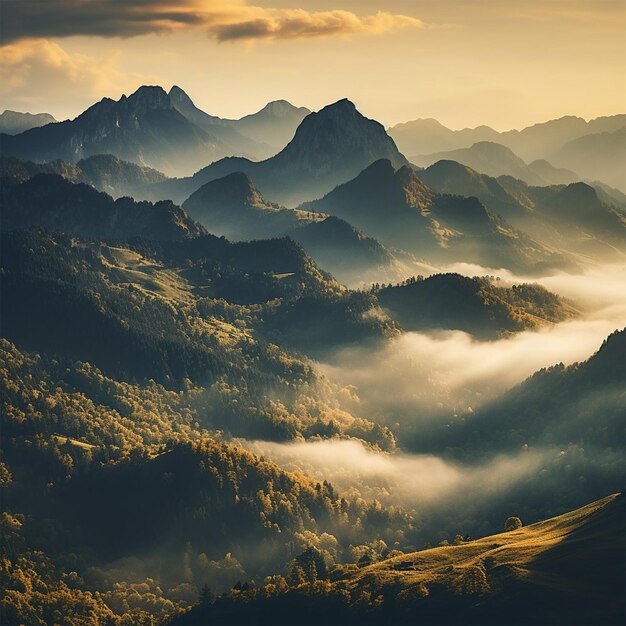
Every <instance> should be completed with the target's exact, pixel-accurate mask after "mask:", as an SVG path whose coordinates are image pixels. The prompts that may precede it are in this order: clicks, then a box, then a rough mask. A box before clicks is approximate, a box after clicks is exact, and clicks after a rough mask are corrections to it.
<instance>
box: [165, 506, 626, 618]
mask: <svg viewBox="0 0 626 626" xmlns="http://www.w3.org/2000/svg"><path fill="white" fill-rule="evenodd" d="M625 519H626V518H625V515H624V496H623V494H613V495H611V496H608V497H606V498H604V499H602V500H598V501H597V502H594V503H592V504H589V505H587V506H585V507H582V508H580V509H577V510H575V511H571V512H569V513H566V514H564V515H560V516H558V517H554V518H552V519H548V520H546V521H543V522H538V523H536V524H532V525H530V526H527V527H525V528H521V529H518V530H514V531H510V532H505V533H501V534H497V535H492V536H490V537H484V538H482V539H478V540H475V541H469V542H461V543H460V544H459V545H450V546H442V547H438V548H433V549H429V550H424V551H421V552H414V553H411V554H403V555H398V556H394V557H392V558H388V559H387V560H384V561H381V562H378V563H374V564H372V565H368V566H365V567H362V568H355V566H347V567H346V566H344V567H341V568H339V569H338V570H335V571H334V572H331V581H317V582H315V583H313V584H311V583H305V584H301V585H300V586H298V587H290V588H287V589H284V590H283V591H282V592H279V593H276V591H275V590H273V589H271V588H270V587H263V588H261V589H259V590H258V591H257V590H252V591H249V592H246V593H243V594H242V593H241V592H231V594H230V595H226V596H222V597H221V598H220V599H219V600H218V601H217V602H216V603H215V604H214V605H212V606H210V607H202V606H198V607H196V608H194V609H192V610H191V611H189V612H187V613H185V614H183V615H180V616H178V617H177V618H176V619H175V620H174V622H173V623H176V624H195V625H199V624H209V623H210V624H213V623H219V624H249V623H255V624H320V623H324V624H343V625H345V624H456V625H460V624H480V625H482V626H485V625H489V624H493V625H495V624H516V625H517V624H520V625H521V624H524V625H529V624H536V625H548V624H550V625H552V624H568V625H570V624H623V623H624V535H625V532H624V522H625Z"/></svg>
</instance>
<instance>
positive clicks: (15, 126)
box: [0, 109, 56, 135]
mask: <svg viewBox="0 0 626 626" xmlns="http://www.w3.org/2000/svg"><path fill="white" fill-rule="evenodd" d="M55 122H56V120H55V119H54V117H52V115H50V114H49V113H34V114H33V113H20V112H18V111H9V110H8V109H7V110H5V111H3V112H2V113H0V133H5V134H7V135H17V134H18V133H22V132H24V131H25V130H29V129H31V128H38V127H39V126H45V125H46V124H53V123H55Z"/></svg>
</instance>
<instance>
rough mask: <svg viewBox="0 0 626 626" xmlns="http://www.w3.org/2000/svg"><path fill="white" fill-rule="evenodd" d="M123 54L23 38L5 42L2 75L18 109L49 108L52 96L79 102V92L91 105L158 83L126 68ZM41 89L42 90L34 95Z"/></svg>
mask: <svg viewBox="0 0 626 626" xmlns="http://www.w3.org/2000/svg"><path fill="white" fill-rule="evenodd" d="M119 64H120V53H119V52H118V51H115V50H114V51H111V52H110V53H108V54H107V55H105V56H103V57H94V56H90V55H86V54H70V53H69V52H67V51H66V50H64V49H63V48H62V47H61V46H60V45H59V44H57V43H55V42H52V41H48V40H46V39H36V40H27V41H20V42H16V43H13V44H10V45H6V46H3V47H0V80H1V81H2V84H3V86H4V91H3V102H4V103H5V104H7V105H10V106H13V107H16V108H18V109H23V108H28V109H31V110H32V109H33V107H34V108H39V109H41V110H46V111H47V110H48V105H49V103H50V101H51V100H54V102H55V103H57V104H64V103H66V104H67V105H68V107H67V108H71V107H74V106H75V105H76V100H77V97H79V98H82V99H83V100H84V104H86V105H87V104H91V103H92V99H93V98H94V97H99V96H100V95H101V94H103V93H107V94H109V95H111V96H115V95H117V94H119V95H121V94H122V93H124V92H126V91H132V90H134V89H136V88H137V87H138V86H139V85H141V84H145V83H151V82H157V81H156V80H155V77H152V76H145V75H141V74H129V73H125V72H124V71H122V70H121V69H120V68H119ZM33 94H38V95H33Z"/></svg>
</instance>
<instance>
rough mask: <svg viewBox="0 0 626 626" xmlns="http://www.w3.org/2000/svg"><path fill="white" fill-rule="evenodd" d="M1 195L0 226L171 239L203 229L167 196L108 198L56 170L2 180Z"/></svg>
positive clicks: (97, 238) (89, 236)
mask: <svg viewBox="0 0 626 626" xmlns="http://www.w3.org/2000/svg"><path fill="white" fill-rule="evenodd" d="M0 198H1V199H2V215H1V222H0V223H1V226H2V230H3V231H9V230H20V229H26V228H32V227H41V228H45V229H46V230H52V231H59V232H64V233H68V234H75V235H79V236H81V237H84V238H86V239H89V240H95V241H101V240H120V239H128V238H131V237H143V238H146V239H157V240H174V241H176V240H182V239H186V238H188V237H197V236H199V235H202V234H203V233H204V232H205V231H204V229H203V228H202V227H201V226H200V225H199V224H196V223H195V222H194V221H193V220H191V219H190V218H189V216H188V215H187V214H186V213H185V211H183V209H181V208H180V207H178V206H176V205H175V204H173V203H172V202H171V201H162V202H157V203H156V204H152V203H150V202H135V201H134V200H132V199H131V198H120V199H119V200H113V198H111V197H110V196H108V195H107V194H105V193H102V192H99V191H96V190H95V189H93V187H89V186H88V185H84V184H82V183H79V184H74V183H71V182H69V181H67V180H65V179H64V178H62V177H61V176H57V175H55V174H39V175H37V176H35V177H34V178H31V179H29V180H27V181H25V182H22V183H18V184H3V185H2V188H1V190H0Z"/></svg>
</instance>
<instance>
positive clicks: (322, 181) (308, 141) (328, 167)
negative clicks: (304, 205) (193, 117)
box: [150, 99, 408, 207]
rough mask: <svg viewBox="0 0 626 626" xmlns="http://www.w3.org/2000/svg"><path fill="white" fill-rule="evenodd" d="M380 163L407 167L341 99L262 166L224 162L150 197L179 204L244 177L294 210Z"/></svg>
mask: <svg viewBox="0 0 626 626" xmlns="http://www.w3.org/2000/svg"><path fill="white" fill-rule="evenodd" d="M381 158H387V159H389V160H390V161H391V162H392V163H393V164H394V165H395V166H397V167H400V166H402V165H407V164H408V161H407V160H406V158H405V157H404V156H403V155H402V154H400V152H399V151H398V149H397V148H396V145H395V144H394V142H393V140H392V139H391V138H390V137H389V136H388V135H387V133H386V132H385V129H384V128H383V126H382V125H381V124H379V123H378V122H376V121H374V120H370V119H367V118H366V117H364V116H363V115H361V113H359V112H358V111H357V109H356V107H355V106H354V104H353V103H352V102H350V101H349V100H347V99H344V100H339V101H338V102H335V103H334V104H330V105H328V106H326V107H324V108H322V109H321V110H320V111H318V112H317V113H311V114H310V115H308V116H307V117H305V118H304V120H303V121H302V122H301V123H300V125H299V126H298V128H297V130H296V133H295V135H294V137H293V139H292V140H291V141H290V142H289V143H288V144H287V146H285V148H283V149H282V150H281V151H280V152H279V153H278V154H276V155H275V156H273V157H271V158H269V159H266V160H265V161H260V162H254V161H250V160H249V159H245V158H226V159H222V160H220V161H217V162H215V163H212V164H211V165H209V166H208V167H205V168H203V169H201V170H200V171H198V172H196V173H195V174H194V175H193V176H191V177H189V178H181V179H175V180H171V181H167V182H165V183H162V184H158V185H154V186H153V187H152V188H151V189H150V193H151V196H150V197H151V198H153V199H160V198H166V197H167V198H173V199H174V200H175V201H178V202H182V201H183V200H184V199H185V198H187V197H188V196H189V195H190V194H192V193H193V192H194V191H195V190H196V189H199V188H200V187H201V186H202V185H203V184H205V183H207V182H209V181H211V180H215V179H216V178H222V177H223V176H226V175H227V174H231V173H233V172H243V173H245V174H247V175H248V176H250V178H252V179H253V180H254V182H255V184H256V185H257V187H258V188H259V191H260V192H261V193H262V194H263V195H264V196H266V197H267V198H268V199H269V200H271V201H272V202H279V203H280V204H284V205H286V206H289V207H293V206H297V205H298V204H299V203H300V202H303V201H305V200H307V199H311V198H315V197H316V196H318V195H321V194H323V193H325V192H327V191H330V190H331V189H332V188H333V187H335V186H336V185H337V184H339V183H342V182H345V181H347V180H350V178H352V177H353V176H355V175H356V174H358V173H359V172H360V171H361V170H363V169H364V168H366V167H367V166H368V165H369V164H370V163H372V162H373V161H375V160H377V159H381Z"/></svg>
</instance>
